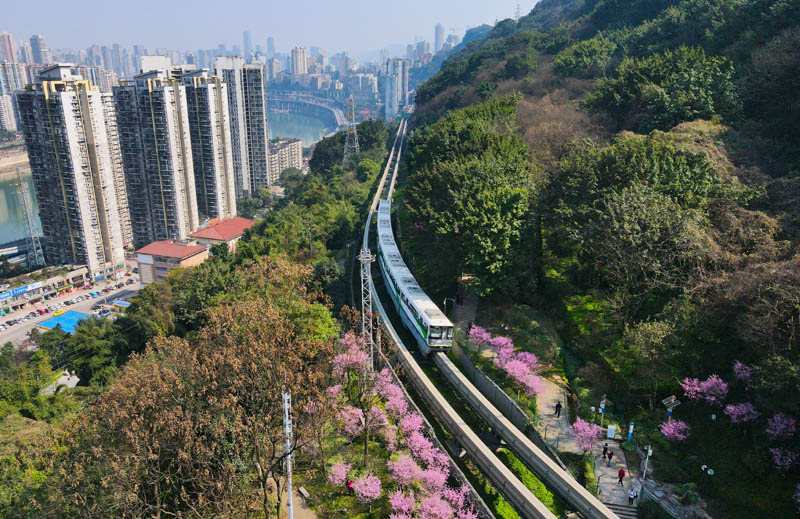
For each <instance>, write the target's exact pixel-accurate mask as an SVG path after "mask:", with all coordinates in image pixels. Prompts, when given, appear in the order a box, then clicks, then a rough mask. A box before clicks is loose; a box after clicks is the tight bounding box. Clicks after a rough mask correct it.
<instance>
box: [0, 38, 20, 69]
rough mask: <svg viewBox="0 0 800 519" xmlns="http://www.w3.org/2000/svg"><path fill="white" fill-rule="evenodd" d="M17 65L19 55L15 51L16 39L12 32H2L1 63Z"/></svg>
mask: <svg viewBox="0 0 800 519" xmlns="http://www.w3.org/2000/svg"><path fill="white" fill-rule="evenodd" d="M4 60H5V61H8V62H11V63H16V61H17V53H16V51H15V50H14V38H13V37H12V36H11V33H10V32H0V61H4Z"/></svg>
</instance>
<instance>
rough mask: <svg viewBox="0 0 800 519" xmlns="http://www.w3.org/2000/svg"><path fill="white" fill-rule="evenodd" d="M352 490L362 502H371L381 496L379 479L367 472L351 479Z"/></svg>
mask: <svg viewBox="0 0 800 519" xmlns="http://www.w3.org/2000/svg"><path fill="white" fill-rule="evenodd" d="M353 492H355V494H356V497H357V498H358V500H359V501H361V502H362V503H371V502H373V501H375V500H376V499H378V498H379V497H381V480H380V479H378V478H376V477H375V476H373V475H372V474H367V475H366V476H364V477H361V478H358V479H357V480H355V481H353Z"/></svg>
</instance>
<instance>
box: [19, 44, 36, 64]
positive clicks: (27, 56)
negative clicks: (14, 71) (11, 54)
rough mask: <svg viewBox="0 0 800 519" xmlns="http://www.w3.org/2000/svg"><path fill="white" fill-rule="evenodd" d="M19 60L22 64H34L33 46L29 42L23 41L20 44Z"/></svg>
mask: <svg viewBox="0 0 800 519" xmlns="http://www.w3.org/2000/svg"><path fill="white" fill-rule="evenodd" d="M17 59H18V60H19V61H20V62H21V63H25V64H29V63H33V62H34V61H33V50H31V44H30V43H28V42H27V41H23V42H21V43H20V44H19V55H18V56H17Z"/></svg>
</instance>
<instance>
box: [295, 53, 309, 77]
mask: <svg viewBox="0 0 800 519" xmlns="http://www.w3.org/2000/svg"><path fill="white" fill-rule="evenodd" d="M292 74H294V75H295V76H303V75H305V74H308V53H307V52H306V49H305V47H295V48H293V49H292Z"/></svg>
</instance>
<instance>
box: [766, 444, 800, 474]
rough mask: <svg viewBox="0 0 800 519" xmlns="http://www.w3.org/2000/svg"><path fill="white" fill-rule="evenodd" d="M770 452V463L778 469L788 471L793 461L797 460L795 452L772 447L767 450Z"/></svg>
mask: <svg viewBox="0 0 800 519" xmlns="http://www.w3.org/2000/svg"><path fill="white" fill-rule="evenodd" d="M769 452H770V454H772V463H774V464H775V466H776V467H778V470H780V471H783V472H788V471H789V469H790V468H792V465H794V462H795V461H797V453H796V452H794V451H790V450H785V449H780V448H772V449H770V450H769Z"/></svg>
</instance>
